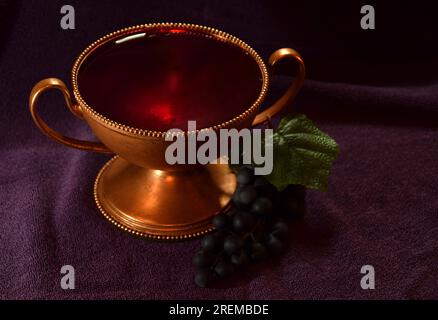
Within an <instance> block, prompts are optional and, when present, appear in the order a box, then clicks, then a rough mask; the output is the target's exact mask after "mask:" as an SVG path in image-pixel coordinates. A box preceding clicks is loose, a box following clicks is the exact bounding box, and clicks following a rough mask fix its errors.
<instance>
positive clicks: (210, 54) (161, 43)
mask: <svg viewBox="0 0 438 320" xmlns="http://www.w3.org/2000/svg"><path fill="white" fill-rule="evenodd" d="M78 83H79V91H80V93H81V96H82V98H83V99H84V100H85V101H86V102H87V104H88V105H89V106H90V107H91V108H93V109H94V110H96V111H97V112H99V113H100V114H102V115H103V116H105V117H107V118H109V119H111V120H113V121H116V122H119V123H121V124H124V125H129V126H132V127H136V128H141V129H149V130H156V131H166V130H168V129H170V128H180V129H182V130H186V129H187V121H188V120H196V121H197V128H198V129H199V128H205V127H209V126H212V125H217V124H220V123H222V122H225V121H228V120H231V119H232V118H233V117H235V116H237V115H239V114H241V113H242V112H244V111H245V110H246V109H248V108H249V107H250V106H251V105H252V104H253V103H254V102H255V100H256V99H257V97H258V95H259V93H260V90H261V87H262V74H261V71H260V68H259V66H258V65H257V63H256V61H255V60H254V59H253V58H252V57H251V56H250V55H248V54H247V53H246V52H245V51H244V50H242V49H241V48H239V47H237V46H235V45H232V44H229V43H224V42H221V41H219V40H217V39H212V38H207V37H205V36H202V35H199V34H193V33H188V32H186V31H182V32H178V33H169V32H167V33H156V34H153V35H149V34H147V35H146V36H144V37H141V38H136V39H132V40H129V41H125V42H123V43H119V44H116V43H115V41H112V42H109V43H106V44H104V45H103V46H101V47H99V48H98V49H97V50H96V51H95V52H93V54H91V55H90V56H89V57H88V58H87V59H86V60H85V61H84V63H83V64H82V65H81V67H80V69H79V74H78Z"/></svg>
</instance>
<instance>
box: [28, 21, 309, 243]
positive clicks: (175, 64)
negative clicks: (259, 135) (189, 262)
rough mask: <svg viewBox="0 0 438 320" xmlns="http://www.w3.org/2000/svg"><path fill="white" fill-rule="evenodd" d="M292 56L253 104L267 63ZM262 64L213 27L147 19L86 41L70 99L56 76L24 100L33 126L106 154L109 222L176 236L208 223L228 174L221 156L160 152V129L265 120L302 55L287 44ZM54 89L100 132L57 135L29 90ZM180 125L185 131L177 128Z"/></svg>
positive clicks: (99, 198)
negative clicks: (284, 75)
mask: <svg viewBox="0 0 438 320" xmlns="http://www.w3.org/2000/svg"><path fill="white" fill-rule="evenodd" d="M282 59H292V60H294V61H295V62H296V63H297V64H298V69H297V70H298V72H297V75H296V76H295V78H294V80H293V81H292V83H291V85H290V86H289V88H288V89H287V90H286V92H285V93H284V95H283V96H282V97H280V99H279V100H278V101H277V102H276V103H274V104H273V105H272V106H270V107H268V108H266V109H265V110H264V111H262V112H259V109H260V106H261V104H262V103H263V101H264V98H265V96H266V94H267V90H268V86H269V73H270V71H268V68H269V69H272V67H273V66H274V65H275V64H276V63H277V62H278V61H280V60H282ZM268 68H267V67H266V65H265V63H264V62H263V60H262V59H261V58H260V56H259V55H258V54H257V53H256V52H255V51H254V50H253V49H252V48H251V47H250V46H249V45H247V44H246V43H244V42H243V41H241V40H239V39H237V38H236V37H234V36H232V35H229V34H227V33H225V32H222V31H219V30H217V29H213V28H209V27H204V26H199V25H193V24H185V23H155V24H146V25H138V26H133V27H130V28H125V29H122V30H119V31H116V32H112V33H110V34H108V35H106V36H104V37H102V38H100V39H98V40H97V41H95V42H94V43H92V44H91V45H90V46H89V47H87V48H86V49H85V50H84V51H83V52H82V53H81V54H80V55H79V57H78V58H77V60H76V61H75V63H74V65H73V69H72V73H71V80H72V87H73V95H74V99H73V98H72V96H71V95H70V93H69V90H68V89H67V87H66V85H65V84H64V82H62V81H61V80H59V79H57V78H48V79H44V80H42V81H40V82H38V83H37V84H36V85H35V86H34V88H33V89H32V92H31V94H30V97H29V107H30V112H31V115H32V118H33V120H34V121H35V123H36V125H37V126H38V128H40V129H41V131H42V132H43V133H44V134H46V135H47V136H48V137H50V138H52V139H53V140H56V141H57V142H60V143H62V144H64V145H66V146H69V147H73V148H77V149H81V150H88V151H94V152H101V153H112V154H115V156H114V157H113V158H112V159H111V160H110V161H109V162H107V163H106V164H105V165H104V166H103V168H102V169H101V170H100V172H99V174H98V176H97V178H96V181H95V184H94V199H95V202H96V204H97V207H98V208H99V210H100V212H101V213H102V214H103V215H104V216H105V217H106V218H107V219H108V220H109V221H110V222H112V223H113V224H115V225H116V226H118V227H120V228H122V229H123V230H125V231H128V232H130V233H133V234H135V235H139V236H144V237H147V238H151V239H160V240H178V239H188V238H191V237H194V236H199V235H201V234H203V233H206V232H208V231H210V230H212V228H213V227H212V225H211V220H212V217H213V216H214V215H215V214H218V213H219V212H223V211H224V210H227V207H228V206H229V202H230V199H231V197H232V194H233V192H234V190H235V188H236V178H235V176H234V174H233V173H232V172H231V170H230V169H229V167H228V165H226V164H219V163H217V164H207V165H199V164H184V165H180V164H173V165H170V164H169V163H167V162H166V159H165V152H166V148H167V147H168V146H169V145H170V144H171V143H172V142H171V141H166V139H165V135H166V132H167V131H168V130H169V129H171V128H186V127H187V121H188V120H195V121H196V123H197V127H198V128H199V129H197V130H214V131H215V132H217V131H219V130H220V129H231V128H235V129H241V128H249V127H251V126H255V125H258V124H262V123H264V122H266V121H267V120H268V119H269V118H270V117H272V116H273V115H275V114H276V113H277V112H279V111H280V110H281V109H282V108H283V107H284V106H286V105H288V104H289V103H290V102H291V101H292V100H293V99H294V97H295V95H296V93H297V92H298V90H299V89H300V87H301V85H302V82H303V80H304V63H303V60H302V58H301V57H300V55H299V54H298V53H297V52H296V51H295V50H293V49H290V48H283V49H279V50H277V51H275V52H274V53H273V54H272V55H271V56H270V58H269V61H268ZM47 89H58V90H60V91H61V92H62V93H63V95H64V98H65V102H66V104H67V107H68V108H69V109H70V111H71V112H72V113H73V114H74V115H75V116H76V117H78V118H79V119H83V120H85V121H86V122H87V123H88V125H89V126H90V127H91V129H92V131H93V133H94V134H95V136H96V137H97V139H98V140H99V142H92V141H82V140H78V139H74V138H70V137H66V136H64V135H62V134H60V133H59V132H56V131H54V130H53V129H51V128H50V127H49V126H48V125H47V124H46V122H44V120H43V119H42V118H41V117H40V116H39V114H38V113H37V100H38V97H39V96H40V95H41V93H42V92H44V91H45V90H47ZM184 134H188V131H184Z"/></svg>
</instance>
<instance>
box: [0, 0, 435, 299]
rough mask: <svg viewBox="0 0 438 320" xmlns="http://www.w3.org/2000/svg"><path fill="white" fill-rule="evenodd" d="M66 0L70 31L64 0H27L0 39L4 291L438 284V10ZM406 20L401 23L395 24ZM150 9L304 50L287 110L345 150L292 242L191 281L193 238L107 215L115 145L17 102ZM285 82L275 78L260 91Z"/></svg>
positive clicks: (269, 47)
mask: <svg viewBox="0 0 438 320" xmlns="http://www.w3.org/2000/svg"><path fill="white" fill-rule="evenodd" d="M68 3H69V4H71V5H73V6H74V7H75V9H76V30H70V31H63V30H61V28H60V27H59V20H60V16H61V15H60V14H59V11H60V7H61V6H62V5H63V4H64V3H63V2H61V1H50V2H48V1H25V2H24V1H23V2H20V3H19V5H18V7H17V9H18V10H17V16H15V15H14V19H13V20H14V23H13V24H12V25H11V29H10V31H9V32H8V33H7V34H4V35H2V37H1V38H0V39H3V42H4V43H2V47H0V48H2V52H1V55H0V75H1V76H0V92H1V94H0V97H1V99H0V107H1V111H2V112H1V113H0V124H1V126H0V130H1V139H0V150H1V153H0V163H1V166H0V201H1V209H0V238H1V239H0V298H2V299H11V298H43V299H46V298H60V299H88V298H104V299H106V298H111V299H112V298H122V299H124V298H146V299H171V298H172V299H185V298H194V299H206V298H225V299H228V298H230V299H237V298H240V299H303V298H311V299H321V298H322V299H326V298H336V299H337V298H355V299H368V298H370V299H376V298H402V299H408V298H415V299H423V298H435V299H436V298H438V290H437V287H438V282H437V281H438V280H437V278H438V272H437V265H438V259H437V239H438V237H437V236H438V223H437V219H438V216H437V214H438V211H437V210H438V209H437V208H438V196H437V194H438V180H437V177H438V130H437V124H438V122H437V119H438V79H437V75H438V68H437V66H438V59H437V58H436V57H437V56H438V50H437V44H436V41H434V39H435V34H436V24H435V22H434V23H432V20H433V19H434V16H433V15H434V12H436V11H434V10H430V8H427V7H425V6H421V5H419V4H418V5H416V6H415V7H416V8H412V6H409V10H420V9H421V12H420V13H421V15H420V17H418V16H416V15H415V14H414V13H415V12H413V13H412V17H417V18H416V19H417V21H416V22H415V23H414V22H413V21H412V19H411V18H409V19H408V18H406V17H407V14H408V12H403V13H404V14H405V15H404V16H403V15H400V14H398V13H397V12H395V13H393V12H391V11H390V10H389V9H388V7H389V6H388V7H382V5H381V6H380V7H376V14H377V17H379V18H378V19H380V20H377V23H376V27H377V29H376V30H374V31H362V30H360V28H359V19H360V14H359V8H360V7H358V6H354V5H352V4H351V3H352V2H351V1H349V3H350V4H349V5H348V6H347V5H345V6H344V7H341V6H338V5H334V4H333V3H332V2H330V5H329V4H326V5H320V4H319V5H314V4H313V5H311V4H308V5H303V4H300V5H298V4H294V5H292V6H291V8H288V7H287V6H285V7H283V6H282V5H279V4H278V5H270V4H269V3H268V2H264V1H260V2H257V4H255V2H250V1H240V2H239V6H238V7H233V6H231V5H229V4H224V3H223V1H211V2H208V4H201V3H203V2H194V1H188V2H186V1H184V2H182V1H177V2H167V1H166V2H163V1H157V2H154V3H152V2H150V3H145V2H144V1H132V2H131V3H129V4H124V5H121V2H117V3H118V4H117V3H114V4H112V3H111V2H109V1H105V2H98V3H97V2H96V4H91V3H88V2H84V1H69V2H68ZM182 3H184V5H183V4H182ZM379 8H380V9H379ZM419 8H420V9H419ZM396 9H397V8H394V10H396ZM9 10H12V11H8V12H11V14H12V12H14V10H13V8H12V9H11V8H10V9H9ZM388 12H389V13H390V15H387V16H386V18H387V20H385V19H384V18H383V17H384V14H385V13H388ZM6 15H8V14H6ZM379 15H380V16H379ZM409 17H411V16H409ZM391 19H392V20H391ZM394 19H397V20H396V21H394ZM403 19H407V20H406V21H410V23H409V27H407V26H406V27H403V26H404V25H403V24H399V25H397V22H403ZM153 21H186V22H195V23H200V24H205V25H210V26H216V27H218V28H220V29H224V30H225V31H228V32H230V33H233V34H235V35H236V36H238V37H240V38H242V39H243V40H245V41H247V42H248V43H249V44H250V45H253V47H254V48H255V49H256V50H257V51H259V52H260V53H261V54H262V56H263V57H264V58H265V59H266V58H267V57H268V55H269V53H270V52H272V51H274V50H275V49H277V48H279V47H282V46H290V47H293V48H295V49H297V50H298V51H300V52H301V53H302V55H303V56H304V58H305V60H306V63H307V67H308V80H306V82H305V86H304V88H303V90H302V92H301V93H300V94H299V97H298V99H297V100H296V102H295V103H294V105H293V109H294V110H298V111H300V112H303V113H305V114H307V115H308V116H309V117H310V118H311V119H313V120H315V122H316V123H317V124H318V125H319V126H320V127H321V128H322V129H323V130H325V131H326V132H328V133H329V134H330V135H332V136H333V137H334V138H335V139H336V140H337V141H338V143H339V144H340V148H341V154H340V156H339V158H338V159H337V160H336V162H335V164H334V167H333V170H332V175H331V178H330V190H329V191H328V192H327V193H321V192H316V191H309V192H308V193H307V203H308V214H307V216H306V217H305V219H304V221H302V222H299V223H296V224H295V225H293V226H292V236H291V243H290V247H289V249H288V250H287V252H286V253H285V254H284V255H283V256H282V257H281V258H278V259H274V260H272V261H269V262H265V263H261V264H259V265H258V266H254V267H252V268H250V269H249V271H248V272H245V273H243V274H241V275H240V276H239V278H238V279H235V280H233V281H230V282H227V283H224V284H223V285H222V286H221V288H217V289H201V288H198V287H196V286H195V284H194V283H193V269H192V267H191V258H192V256H193V254H194V252H195V251H196V250H197V249H198V248H199V240H193V241H187V242H179V243H158V242H151V241H146V240H142V239H139V238H136V237H133V236H131V235H129V234H127V233H124V232H121V231H120V230H119V229H116V228H115V227H113V226H112V225H111V224H110V223H109V222H107V221H106V220H105V219H104V218H103V217H102V216H101V214H100V213H99V212H98V210H97V209H96V206H95V204H94V201H93V198H92V187H93V182H94V179H95V177H96V175H97V173H98V171H99V169H100V168H101V166H102V165H103V164H104V163H105V161H107V160H108V159H109V157H107V156H103V155H98V154H92V153H86V152H82V151H79V150H73V149H69V148H67V147H64V146H62V145H59V144H57V143H55V142H53V141H50V140H48V139H47V138H46V137H45V136H43V135H42V134H41V132H39V130H38V129H37V128H36V127H35V125H34V124H33V122H32V120H31V117H30V114H29V112H28V108H27V99H28V95H29V92H30V90H31V88H32V86H33V85H34V84H35V83H36V82H37V81H39V80H41V79H42V78H45V77H50V76H56V77H59V78H61V79H63V80H65V81H66V82H69V72H70V68H71V66H72V63H73V61H74V59H75V58H76V56H77V55H78V54H79V53H80V52H81V51H82V50H83V48H85V46H86V45H88V44H89V43H91V42H92V41H94V40H95V39H97V38H98V37H100V36H101V35H103V34H105V33H107V32H110V31H113V30H115V29H117V28H119V27H124V26H129V25H135V24H138V23H145V22H153ZM390 21H392V22H393V23H395V26H393V25H390ZM430 26H434V28H435V29H429V27H430ZM379 28H380V29H379ZM372 32H374V34H373V33H372ZM403 32H405V33H404V36H402V35H401V34H400V33H403ZM417 35H418V36H417ZM403 37H406V38H403ZM435 40H436V39H435ZM284 70H285V71H284V72H286V71H287V66H285V67H284ZM289 81H290V78H288V77H286V76H280V77H277V78H276V80H274V81H273V84H272V87H271V90H270V94H269V95H270V98H269V100H273V99H275V97H277V96H278V95H279V94H280V92H282V90H284V87H285V86H286V85H287V83H288V82H289ZM39 106H40V110H41V113H42V115H43V116H44V118H45V119H46V120H47V122H48V123H49V124H51V125H53V126H54V127H55V128H56V129H59V130H61V131H62V132H64V133H65V134H67V135H70V136H74V137H78V138H84V139H85V138H90V137H92V134H91V133H90V131H89V130H88V128H87V127H86V125H85V124H84V123H81V122H80V121H77V120H75V118H74V117H73V116H72V115H71V114H70V113H69V112H68V111H67V108H65V106H64V102H63V100H62V97H61V95H60V94H59V93H57V94H53V93H52V92H49V93H47V94H45V95H44V96H43V97H42V98H41V99H40V103H39ZM67 264H70V265H73V266H74V268H75V271H76V289H75V290H62V289H61V288H60V279H61V274H60V269H61V266H63V265H67ZM367 264H370V265H373V266H374V268H375V271H376V289H375V290H367V291H365V290H362V289H361V287H360V279H361V277H362V274H360V270H361V267H362V266H363V265H367Z"/></svg>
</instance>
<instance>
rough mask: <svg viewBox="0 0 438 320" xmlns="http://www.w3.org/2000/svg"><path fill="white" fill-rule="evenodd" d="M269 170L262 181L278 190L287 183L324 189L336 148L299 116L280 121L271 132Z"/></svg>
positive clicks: (335, 145) (308, 121) (302, 116)
mask: <svg viewBox="0 0 438 320" xmlns="http://www.w3.org/2000/svg"><path fill="white" fill-rule="evenodd" d="M273 140H274V146H273V150H274V159H273V160H274V162H273V171H272V173H271V174H270V175H268V176H267V177H266V178H267V179H268V180H269V181H270V182H271V183H272V184H273V185H275V186H276V187H277V188H278V189H280V190H281V189H284V188H285V187H286V186H287V185H289V184H300V185H304V186H306V187H308V188H312V189H318V190H327V187H328V177H329V174H330V169H331V166H332V162H333V161H334V159H335V158H336V157H337V156H338V154H339V146H338V144H337V143H336V141H335V140H333V139H332V138H331V137H330V136H328V135H327V134H326V133H324V132H322V131H321V130H319V129H318V128H317V127H316V126H315V125H314V124H313V122H312V121H310V120H309V119H308V118H307V117H306V116H305V115H303V114H295V115H290V116H287V117H285V118H283V119H282V120H281V121H280V124H279V126H278V128H277V130H276V132H275V133H274V136H273Z"/></svg>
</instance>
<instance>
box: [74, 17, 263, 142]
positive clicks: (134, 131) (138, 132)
mask: <svg viewBox="0 0 438 320" xmlns="http://www.w3.org/2000/svg"><path fill="white" fill-rule="evenodd" d="M157 28H164V29H172V28H184V29H189V30H191V31H195V32H201V33H204V34H206V35H212V36H216V37H218V38H220V39H222V40H223V41H227V42H230V43H232V44H235V45H237V46H239V47H240V48H241V49H243V50H245V51H246V52H247V53H249V54H250V55H251V57H252V58H253V59H254V60H255V61H256V62H257V64H258V66H259V68H260V71H261V73H262V78H263V84H262V88H261V91H260V94H259V96H258V97H257V99H256V101H255V102H254V103H253V104H252V106H251V107H249V108H248V109H247V110H245V111H244V112H243V113H241V114H240V115H238V116H236V117H234V118H233V119H231V120H228V121H226V122H223V123H220V124H218V125H214V126H211V127H209V128H203V129H198V130H196V132H200V131H201V130H211V129H213V130H219V129H222V128H228V127H231V126H233V125H235V124H237V123H240V122H242V121H244V120H245V119H247V118H248V117H249V116H251V115H252V114H254V112H255V111H256V110H257V109H258V108H259V106H260V105H261V103H262V102H263V100H264V98H265V96H266V93H267V91H268V85H269V75H268V71H267V69H266V65H265V63H264V62H263V60H262V58H261V57H260V56H259V55H258V53H257V52H256V51H255V50H254V49H253V48H251V47H250V46H249V45H248V44H246V43H245V42H243V41H242V40H240V39H238V38H236V37H234V36H232V35H230V34H228V33H225V32H223V31H220V30H218V29H215V28H210V27H205V26H201V25H197V24H188V23H167V22H166V23H152V24H142V25H136V26H132V27H128V28H124V29H120V30H117V31H114V32H111V33H109V34H107V35H105V36H103V37H101V38H100V39H98V40H96V41H95V42H93V43H92V44H91V45H89V46H88V47H87V48H86V49H85V50H84V51H82V53H81V54H80V55H79V57H78V58H77V59H76V61H75V63H74V65H73V69H72V74H71V80H72V84H73V94H74V96H75V98H76V100H77V101H78V102H79V105H80V107H81V109H82V110H85V111H86V112H87V113H88V114H90V115H91V116H92V117H94V118H95V119H97V120H98V121H100V122H101V123H103V124H105V125H106V126H110V127H111V128H113V129H116V130H118V131H121V132H123V133H125V134H129V135H134V136H148V137H160V138H162V137H164V136H165V135H166V132H163V131H153V130H146V129H139V128H135V127H130V126H126V125H123V124H120V123H118V122H116V121H113V120H110V119H108V118H106V117H105V116H103V115H101V114H100V113H98V112H97V111H95V110H94V109H93V108H91V107H90V106H89V105H88V104H87V103H86V102H85V100H84V99H83V98H82V96H81V95H80V93H79V87H78V82H77V77H78V71H79V68H80V66H81V64H82V63H83V62H84V61H85V59H86V58H87V57H88V55H90V54H91V53H92V52H93V51H94V50H95V49H96V48H98V47H99V46H101V45H102V44H104V43H107V42H109V41H111V40H114V39H115V38H118V37H120V36H121V35H128V34H132V33H136V32H139V31H148V30H153V29H157ZM187 133H188V132H185V134H187Z"/></svg>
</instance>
